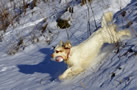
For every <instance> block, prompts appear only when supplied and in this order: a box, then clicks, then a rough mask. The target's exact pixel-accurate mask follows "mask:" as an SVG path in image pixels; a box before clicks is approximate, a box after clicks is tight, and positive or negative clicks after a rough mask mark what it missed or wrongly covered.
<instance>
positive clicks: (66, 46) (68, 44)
mask: <svg viewBox="0 0 137 90" xmlns="http://www.w3.org/2000/svg"><path fill="white" fill-rule="evenodd" d="M71 47H72V45H71V42H70V41H69V40H67V41H66V42H65V44H64V48H66V49H70V48H71Z"/></svg>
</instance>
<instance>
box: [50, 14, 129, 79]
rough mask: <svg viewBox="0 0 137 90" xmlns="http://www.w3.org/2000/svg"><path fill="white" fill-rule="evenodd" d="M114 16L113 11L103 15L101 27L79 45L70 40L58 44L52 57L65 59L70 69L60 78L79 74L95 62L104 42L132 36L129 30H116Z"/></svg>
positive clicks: (56, 59)
mask: <svg viewBox="0 0 137 90" xmlns="http://www.w3.org/2000/svg"><path fill="white" fill-rule="evenodd" d="M112 18H113V15H112V12H107V13H105V14H104V16H103V17H102V22H101V28H100V29H99V30H97V31H96V32H94V33H93V34H92V35H91V36H90V37H89V38H88V39H87V40H85V41H84V42H82V43H80V44H79V45H77V46H73V47H72V45H71V43H70V42H66V43H63V42H60V44H59V45H57V46H56V48H55V51H54V53H53V54H52V58H53V59H54V60H55V61H57V62H61V61H64V62H65V63H66V64H67V65H68V69H67V70H66V71H65V72H64V73H63V74H62V75H60V76H59V79H60V80H63V79H67V78H70V77H72V76H74V75H77V74H79V73H80V72H82V71H84V70H85V69H86V68H87V67H88V66H89V65H90V63H94V62H95V61H94V60H95V58H96V57H97V55H98V53H99V51H100V49H101V47H102V45H103V44H104V43H116V42H118V41H119V40H120V38H121V37H122V36H124V35H126V36H130V32H129V30H122V31H121V30H120V31H116V29H117V27H116V25H115V24H111V23H110V24H109V22H111V21H112Z"/></svg>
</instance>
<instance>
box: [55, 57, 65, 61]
mask: <svg viewBox="0 0 137 90" xmlns="http://www.w3.org/2000/svg"><path fill="white" fill-rule="evenodd" d="M55 61H57V62H62V61H63V57H62V56H57V57H56V58H55Z"/></svg>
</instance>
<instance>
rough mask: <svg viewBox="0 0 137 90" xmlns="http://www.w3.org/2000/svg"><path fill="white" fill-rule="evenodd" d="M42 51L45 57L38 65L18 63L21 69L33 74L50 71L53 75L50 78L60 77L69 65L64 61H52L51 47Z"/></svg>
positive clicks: (25, 72) (23, 71)
mask: <svg viewBox="0 0 137 90" xmlns="http://www.w3.org/2000/svg"><path fill="white" fill-rule="evenodd" d="M40 52H41V53H44V54H45V55H47V56H45V59H44V60H43V61H42V62H40V63H39V64H36V65H23V64H22V65H18V66H17V67H18V68H19V71H20V72H22V73H24V74H33V73H35V72H39V73H48V74H50V76H51V79H50V80H54V79H56V78H58V76H59V75H60V74H61V73H63V72H64V71H65V69H66V68H67V66H66V65H65V64H64V63H57V62H54V61H51V60H50V58H51V53H52V52H53V51H52V50H51V49H49V48H43V49H40Z"/></svg>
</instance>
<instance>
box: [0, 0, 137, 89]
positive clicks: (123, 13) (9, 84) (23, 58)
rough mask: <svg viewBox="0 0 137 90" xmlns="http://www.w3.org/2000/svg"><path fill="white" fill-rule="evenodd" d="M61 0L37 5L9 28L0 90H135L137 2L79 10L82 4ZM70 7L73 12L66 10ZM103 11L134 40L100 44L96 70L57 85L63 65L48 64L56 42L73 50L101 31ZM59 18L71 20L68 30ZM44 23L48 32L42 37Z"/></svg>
mask: <svg viewBox="0 0 137 90" xmlns="http://www.w3.org/2000/svg"><path fill="white" fill-rule="evenodd" d="M45 1H46V0H45ZM60 1H61V2H60ZM60 1H58V0H47V1H46V3H44V2H42V1H39V2H38V4H37V6H36V7H35V8H33V9H27V12H26V14H25V15H24V14H21V16H20V17H19V23H15V24H14V27H13V26H9V27H8V28H7V30H6V32H5V33H4V34H3V38H2V42H0V77H1V78H0V90H137V85H136V84H137V78H136V77H137V64H136V63H137V37H136V34H137V1H136V0H93V1H92V3H91V5H89V4H88V5H83V6H81V5H80V1H81V0H60ZM68 5H69V6H70V7H73V13H70V12H69V11H65V10H66V7H67V6H68ZM17 9H18V8H17ZM107 11H112V12H113V13H114V19H113V22H115V23H116V24H117V25H118V28H119V29H125V28H128V29H129V30H130V31H131V33H132V37H131V38H130V39H128V40H124V41H122V42H120V44H119V45H118V46H119V47H115V45H104V47H103V49H102V51H101V52H100V54H99V56H98V58H97V59H100V60H101V62H100V63H99V64H98V68H97V69H93V68H89V69H87V70H86V71H85V72H82V73H81V74H80V75H78V76H76V77H74V78H72V79H71V80H66V81H60V80H58V76H59V75H60V74H61V73H62V72H63V71H65V69H66V68H67V66H66V64H64V63H57V62H54V61H51V60H50V58H51V57H50V56H51V53H52V52H53V49H52V47H53V46H56V45H57V44H58V42H59V41H60V40H63V41H66V40H68V39H69V40H70V41H71V42H72V44H73V45H77V44H79V43H80V42H82V41H84V40H85V39H87V38H88V37H89V36H90V33H92V32H94V31H96V30H97V28H99V27H100V22H101V17H102V15H103V13H104V12H107ZM32 13H33V14H32ZM59 17H61V18H63V19H69V20H70V21H69V23H70V25H71V26H70V27H69V28H67V29H60V28H59V27H57V25H56V24H57V23H56V19H57V18H59ZM45 19H46V22H45V21H44V20H45ZM88 21H89V22H90V24H89V23H88ZM95 22H96V25H95ZM46 24H48V25H47V28H46V31H44V33H41V31H40V30H41V27H42V26H44V25H46ZM130 24H131V25H130ZM89 29H90V30H89ZM0 33H3V32H0ZM35 38H36V39H38V41H35ZM20 39H23V46H20V47H19V48H20V49H19V50H18V52H17V53H16V54H15V55H8V54H7V53H8V52H10V51H9V50H11V51H12V50H14V49H15V48H17V47H16V45H18V42H19V41H20ZM33 40H34V41H33ZM23 48H25V49H24V50H23Z"/></svg>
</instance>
